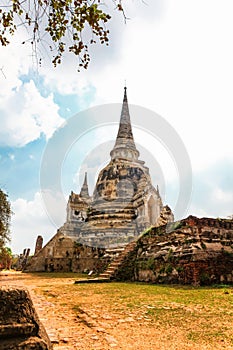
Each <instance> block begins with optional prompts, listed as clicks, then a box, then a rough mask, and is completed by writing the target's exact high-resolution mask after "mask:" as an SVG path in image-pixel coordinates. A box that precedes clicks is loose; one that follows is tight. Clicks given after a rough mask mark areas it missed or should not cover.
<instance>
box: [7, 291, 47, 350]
mask: <svg viewBox="0 0 233 350" xmlns="http://www.w3.org/2000/svg"><path fill="white" fill-rule="evenodd" d="M0 350H52V345H51V342H50V340H49V337H48V335H47V333H46V331H45V329H44V327H43V325H42V323H41V322H40V321H39V318H38V316H37V314H36V311H35V309H34V306H33V303H32V300H31V298H30V295H29V293H28V291H27V290H25V289H23V288H18V287H17V288H6V287H1V288H0Z"/></svg>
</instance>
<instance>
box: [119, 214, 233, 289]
mask: <svg viewBox="0 0 233 350" xmlns="http://www.w3.org/2000/svg"><path fill="white" fill-rule="evenodd" d="M116 278H117V279H119V280H134V281H144V282H151V283H179V284H194V285H206V284H215V283H216V284H217V283H224V284H231V283H233V221H232V220H223V219H222V220H220V219H211V218H203V219H198V218H196V217H191V216H190V217H188V218H187V219H184V220H181V221H179V222H175V223H172V224H170V225H169V226H162V227H157V228H152V229H151V230H148V232H146V233H145V234H144V235H143V236H142V237H141V238H140V239H139V240H138V242H137V246H136V248H135V250H134V251H133V252H131V253H130V256H127V257H126V259H125V260H124V262H123V264H122V265H121V267H120V269H119V271H118V273H117V276H116Z"/></svg>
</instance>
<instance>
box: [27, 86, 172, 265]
mask: <svg viewBox="0 0 233 350" xmlns="http://www.w3.org/2000/svg"><path fill="white" fill-rule="evenodd" d="M139 155H140V154H139V151H138V149H137V147H136V145H135V142H134V137H133V132H132V125H131V120H130V113H129V106H128V101H127V89H126V87H125V88H124V98H123V105H122V110H121V116H120V123H119V129H118V133H117V137H116V141H115V145H114V147H113V149H112V150H111V151H110V156H111V160H110V162H109V163H108V164H107V166H105V167H104V168H103V169H102V170H101V171H100V173H99V175H98V179H97V181H96V185H95V189H94V192H93V195H92V196H90V194H89V189H88V180H87V174H85V178H84V183H83V186H82V188H81V191H80V193H79V194H77V193H74V192H73V191H71V194H70V196H69V200H68V203H67V216H66V222H65V223H64V225H63V226H62V227H60V228H59V229H58V231H57V233H56V234H55V235H54V236H53V237H52V238H51V240H50V241H49V242H48V243H47V244H46V245H45V246H44V247H43V248H42V249H41V250H40V251H39V252H37V254H36V255H35V256H34V258H33V259H32V260H31V265H30V270H31V271H54V270H56V271H61V270H63V271H79V270H82V268H81V265H80V264H81V261H82V266H84V265H85V266H86V264H87V256H86V255H88V256H92V257H93V259H94V260H92V261H91V262H90V265H89V268H90V269H91V268H92V267H91V266H96V264H97V265H98V262H96V259H99V256H100V255H101V254H105V253H104V251H105V250H106V249H108V250H109V249H112V251H113V250H114V249H115V250H116V249H120V248H122V249H123V248H124V246H125V245H127V244H128V243H129V242H131V241H132V240H134V239H136V238H137V237H138V236H139V235H140V234H141V233H142V232H143V231H144V230H145V229H147V228H149V227H150V226H160V225H163V224H165V223H167V222H171V221H173V220H174V217H173V213H172V211H171V209H170V208H169V207H168V206H167V205H166V206H163V203H162V199H161V196H160V193H159V188H158V186H157V188H155V187H154V186H153V184H152V181H151V177H150V174H149V169H148V167H146V166H145V162H144V161H142V160H140V159H139ZM80 246H82V247H86V248H87V247H89V248H91V250H90V249H89V248H88V249H89V250H88V249H87V250H86V248H85V249H81V253H80V252H79V253H77V247H80ZM99 249H100V250H101V251H100V250H99ZM93 252H94V253H93ZM96 252H97V253H96ZM80 254H81V255H80ZM85 254H86V255H85ZM81 256H82V257H81ZM83 259H84V260H83ZM84 261H85V263H84ZM93 261H94V263H93Z"/></svg>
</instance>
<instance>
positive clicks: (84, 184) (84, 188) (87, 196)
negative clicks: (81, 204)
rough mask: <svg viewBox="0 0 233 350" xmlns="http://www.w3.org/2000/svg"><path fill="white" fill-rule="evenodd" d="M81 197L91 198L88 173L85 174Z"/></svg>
mask: <svg viewBox="0 0 233 350" xmlns="http://www.w3.org/2000/svg"><path fill="white" fill-rule="evenodd" d="M80 197H83V198H89V197H90V196H89V192H88V184H87V173H85V176H84V182H83V185H82V188H81V191H80Z"/></svg>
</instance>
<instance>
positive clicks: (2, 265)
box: [0, 247, 13, 270]
mask: <svg viewBox="0 0 233 350" xmlns="http://www.w3.org/2000/svg"><path fill="white" fill-rule="evenodd" d="M12 258H13V256H12V251H11V249H10V248H8V247H0V269H7V270H9V269H10V268H11V262H12Z"/></svg>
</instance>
